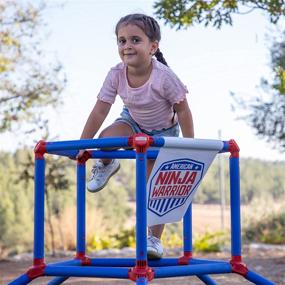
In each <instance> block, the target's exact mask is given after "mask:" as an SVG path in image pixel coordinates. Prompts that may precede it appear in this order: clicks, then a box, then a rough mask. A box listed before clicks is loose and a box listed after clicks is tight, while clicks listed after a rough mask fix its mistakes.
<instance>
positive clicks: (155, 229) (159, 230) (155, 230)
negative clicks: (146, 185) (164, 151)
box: [147, 159, 164, 239]
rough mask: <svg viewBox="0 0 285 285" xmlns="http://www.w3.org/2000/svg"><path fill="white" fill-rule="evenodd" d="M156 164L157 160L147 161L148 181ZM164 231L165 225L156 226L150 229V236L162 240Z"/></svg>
mask: <svg viewBox="0 0 285 285" xmlns="http://www.w3.org/2000/svg"><path fill="white" fill-rule="evenodd" d="M154 162H155V160H150V159H149V160H148V161H147V179H148V178H149V176H150V173H151V171H152V168H153V166H154ZM163 230H164V224H161V225H155V226H152V227H149V228H148V232H149V234H150V235H152V236H155V237H157V238H159V239H160V238H161V235H162V233H163Z"/></svg>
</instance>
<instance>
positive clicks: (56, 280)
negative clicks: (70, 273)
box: [47, 277, 69, 285]
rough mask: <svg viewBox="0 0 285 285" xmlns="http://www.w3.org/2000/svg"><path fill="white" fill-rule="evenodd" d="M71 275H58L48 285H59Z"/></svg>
mask: <svg viewBox="0 0 285 285" xmlns="http://www.w3.org/2000/svg"><path fill="white" fill-rule="evenodd" d="M68 278H69V277H56V278H54V279H52V280H51V281H50V282H48V283H47V285H58V284H61V283H63V282H64V281H65V280H67V279H68Z"/></svg>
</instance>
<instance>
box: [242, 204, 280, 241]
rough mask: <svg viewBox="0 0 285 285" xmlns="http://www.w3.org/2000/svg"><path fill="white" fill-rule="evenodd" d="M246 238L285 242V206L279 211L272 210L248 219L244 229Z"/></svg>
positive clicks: (249, 239)
mask: <svg viewBox="0 0 285 285" xmlns="http://www.w3.org/2000/svg"><path fill="white" fill-rule="evenodd" d="M244 239H245V241H247V242H261V243H269V244H284V243H285V206H284V207H283V209H281V210H280V211H278V212H273V213H272V212H270V213H267V214H264V213H263V215H262V217H260V216H259V217H255V218H252V219H250V220H249V221H248V225H247V227H246V228H245V229H244Z"/></svg>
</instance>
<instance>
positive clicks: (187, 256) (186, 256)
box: [178, 251, 192, 265]
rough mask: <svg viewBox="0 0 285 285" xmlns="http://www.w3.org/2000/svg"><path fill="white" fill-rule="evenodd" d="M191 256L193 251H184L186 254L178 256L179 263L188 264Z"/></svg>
mask: <svg viewBox="0 0 285 285" xmlns="http://www.w3.org/2000/svg"><path fill="white" fill-rule="evenodd" d="M191 258H192V252H191V251H184V255H183V256H181V257H179V258H178V264H179V265H188V264H189V261H190V259H191Z"/></svg>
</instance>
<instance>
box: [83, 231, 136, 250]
mask: <svg viewBox="0 0 285 285" xmlns="http://www.w3.org/2000/svg"><path fill="white" fill-rule="evenodd" d="M124 247H132V248H134V247H135V230H134V228H132V229H122V230H120V231H119V233H117V234H112V235H107V236H104V237H99V236H98V235H93V236H92V237H91V239H90V240H88V241H87V249H88V251H93V250H102V249H109V248H124Z"/></svg>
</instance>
